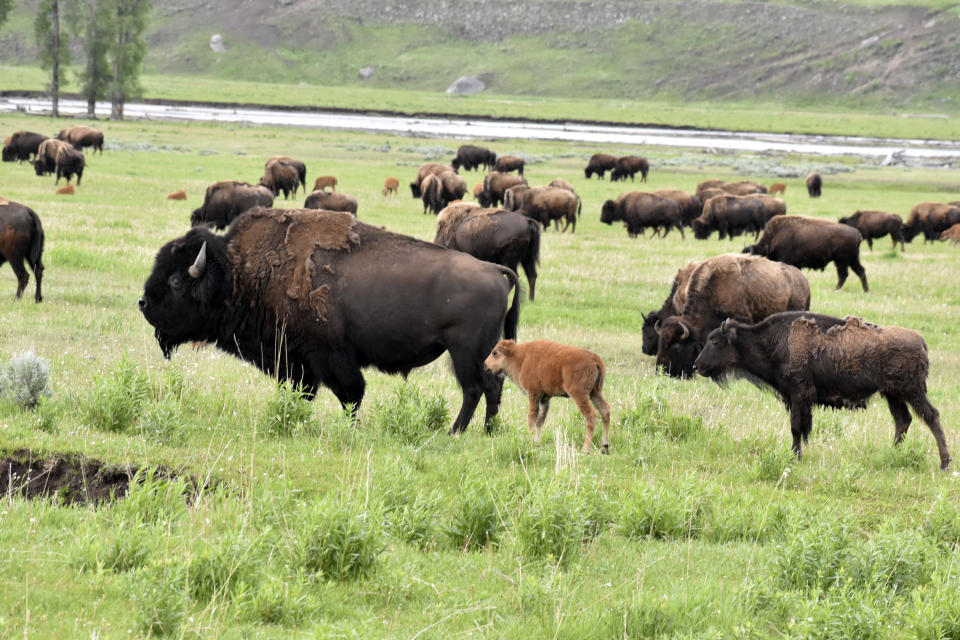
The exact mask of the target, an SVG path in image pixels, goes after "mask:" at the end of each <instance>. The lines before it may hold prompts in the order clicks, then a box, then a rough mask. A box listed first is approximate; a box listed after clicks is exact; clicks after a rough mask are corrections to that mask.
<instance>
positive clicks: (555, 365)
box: [484, 340, 610, 453]
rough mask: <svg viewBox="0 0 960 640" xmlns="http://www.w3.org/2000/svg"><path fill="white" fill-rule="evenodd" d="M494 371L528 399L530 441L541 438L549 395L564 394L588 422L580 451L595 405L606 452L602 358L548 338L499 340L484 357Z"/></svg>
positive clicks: (590, 441)
mask: <svg viewBox="0 0 960 640" xmlns="http://www.w3.org/2000/svg"><path fill="white" fill-rule="evenodd" d="M484 364H485V365H487V368H488V369H490V370H491V371H493V372H494V373H505V374H506V375H507V377H508V378H510V379H511V380H513V381H514V382H515V383H517V385H519V386H520V387H521V388H522V389H523V390H524V391H526V392H527V396H528V398H529V399H530V412H529V413H528V414H527V427H528V428H529V430H530V434H531V435H532V436H533V439H534V442H536V443H539V442H540V435H541V432H542V429H543V423H544V421H545V420H546V419H547V411H549V410H550V398H553V397H556V396H568V397H570V398H572V399H573V401H574V402H576V403H577V408H578V409H580V413H582V414H583V417H584V419H585V420H586V421H587V437H586V439H584V441H583V452H584V453H589V452H590V447H591V445H592V444H593V431H594V428H595V427H596V424H597V414H596V412H594V410H593V407H592V406H590V403H591V402H592V403H593V404H594V405H596V407H597V410H598V411H599V412H600V417H601V419H602V420H603V441H602V442H603V447H602V449H601V451H603V453H610V438H609V436H610V405H609V404H607V401H606V400H605V399H604V397H603V376H604V373H605V371H606V368H605V367H604V365H603V360H601V359H600V356H598V355H597V354H595V353H592V352H590V351H587V350H586V349H578V348H577V347H569V346H567V345H563V344H559V343H557V342H551V341H550V340H534V341H532V342H526V343H523V344H518V343H516V342H514V341H513V340H501V341H500V342H499V343H497V346H495V347H494V348H493V351H492V352H491V353H490V355H489V356H487V359H486V360H485V361H484Z"/></svg>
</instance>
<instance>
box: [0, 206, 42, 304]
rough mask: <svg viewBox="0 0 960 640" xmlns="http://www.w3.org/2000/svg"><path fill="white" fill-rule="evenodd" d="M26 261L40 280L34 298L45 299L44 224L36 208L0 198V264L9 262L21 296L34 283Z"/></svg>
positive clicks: (39, 300) (18, 293)
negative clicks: (25, 263)
mask: <svg viewBox="0 0 960 640" xmlns="http://www.w3.org/2000/svg"><path fill="white" fill-rule="evenodd" d="M24 261H26V262H27V265H29V266H30V269H32V270H33V277H34V279H36V281H37V286H36V290H35V292H34V295H33V299H34V301H36V302H42V301H43V295H42V293H41V291H40V285H41V282H42V280H43V225H41V224H40V216H38V215H37V214H36V213H35V212H34V211H33V209H31V208H30V207H26V206H24V205H22V204H20V203H19V202H12V201H10V200H4V199H3V198H0V265H2V264H3V263H4V262H9V263H10V266H11V267H13V272H14V273H15V274H16V276H17V294H16V297H17V298H20V296H21V295H22V294H23V290H24V289H26V288H27V283H28V282H30V275H29V274H28V273H27V270H26V269H24V267H23V262H24Z"/></svg>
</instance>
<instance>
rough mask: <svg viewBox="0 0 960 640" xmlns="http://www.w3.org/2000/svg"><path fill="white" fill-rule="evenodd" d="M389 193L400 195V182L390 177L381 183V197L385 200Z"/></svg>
mask: <svg viewBox="0 0 960 640" xmlns="http://www.w3.org/2000/svg"><path fill="white" fill-rule="evenodd" d="M391 193H392V194H393V195H397V194H398V193H400V181H399V180H397V179H396V178H394V177H392V176H391V177H389V178H387V179H386V180H384V181H383V197H384V198H386V197H387V196H388V195H390V194H391Z"/></svg>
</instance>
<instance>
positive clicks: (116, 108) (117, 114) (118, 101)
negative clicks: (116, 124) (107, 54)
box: [110, 28, 123, 120]
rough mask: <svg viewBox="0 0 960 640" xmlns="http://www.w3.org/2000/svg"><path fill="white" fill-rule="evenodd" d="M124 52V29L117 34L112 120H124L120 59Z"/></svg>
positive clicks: (111, 101) (111, 108)
mask: <svg viewBox="0 0 960 640" xmlns="http://www.w3.org/2000/svg"><path fill="white" fill-rule="evenodd" d="M122 51H123V29H122V28H121V29H118V33H117V55H116V56H114V59H113V97H112V99H111V100H110V119H111V120H123V106H122V105H123V102H122V100H123V98H122V97H121V94H122V92H123V90H122V89H121V87H120V58H121V57H122V55H123V54H122Z"/></svg>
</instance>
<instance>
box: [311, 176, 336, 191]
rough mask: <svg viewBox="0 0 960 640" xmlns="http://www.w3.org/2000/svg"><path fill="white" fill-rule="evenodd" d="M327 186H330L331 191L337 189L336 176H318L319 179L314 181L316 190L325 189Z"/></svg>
mask: <svg viewBox="0 0 960 640" xmlns="http://www.w3.org/2000/svg"><path fill="white" fill-rule="evenodd" d="M327 187H330V190H331V191H336V190H337V178H336V176H317V179H316V180H314V181H313V190H314V191H324V190H326V188H327Z"/></svg>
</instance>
